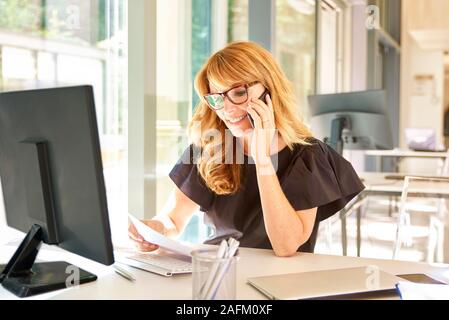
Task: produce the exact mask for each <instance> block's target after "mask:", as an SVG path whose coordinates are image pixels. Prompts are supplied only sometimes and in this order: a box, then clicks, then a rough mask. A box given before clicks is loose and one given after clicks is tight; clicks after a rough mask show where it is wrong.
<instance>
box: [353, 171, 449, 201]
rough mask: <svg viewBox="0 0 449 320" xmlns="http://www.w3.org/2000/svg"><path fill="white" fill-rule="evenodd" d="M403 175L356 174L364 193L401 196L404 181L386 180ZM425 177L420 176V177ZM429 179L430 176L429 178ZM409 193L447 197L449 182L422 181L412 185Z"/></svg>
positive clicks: (382, 173) (381, 173)
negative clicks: (387, 177) (392, 176)
mask: <svg viewBox="0 0 449 320" xmlns="http://www.w3.org/2000/svg"><path fill="white" fill-rule="evenodd" d="M397 174H399V175H401V174H402V175H404V173H384V172H358V175H359V177H360V178H362V179H363V183H364V185H365V187H366V191H369V192H372V193H385V194H389V193H391V194H401V192H402V188H403V185H404V180H395V179H386V178H385V177H386V176H388V175H397ZM410 176H413V175H410ZM421 176H422V177H425V175H420V177H421ZM429 177H430V176H429ZM409 192H410V193H419V194H422V195H423V196H426V195H436V196H441V197H449V181H447V182H432V181H423V182H419V183H413V184H412V185H411V186H410V188H409Z"/></svg>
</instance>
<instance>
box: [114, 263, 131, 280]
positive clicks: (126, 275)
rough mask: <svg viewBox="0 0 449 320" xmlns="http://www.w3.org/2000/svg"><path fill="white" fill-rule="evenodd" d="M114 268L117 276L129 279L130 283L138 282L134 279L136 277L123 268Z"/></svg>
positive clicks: (115, 266)
mask: <svg viewBox="0 0 449 320" xmlns="http://www.w3.org/2000/svg"><path fill="white" fill-rule="evenodd" d="M113 267H114V271H115V272H116V273H117V274H119V275H121V276H122V277H123V278H125V279H127V280H129V281H135V280H136V278H134V276H133V275H132V274H131V273H130V272H128V271H126V270H125V269H123V268H121V267H119V266H117V265H115V264H114V265H113Z"/></svg>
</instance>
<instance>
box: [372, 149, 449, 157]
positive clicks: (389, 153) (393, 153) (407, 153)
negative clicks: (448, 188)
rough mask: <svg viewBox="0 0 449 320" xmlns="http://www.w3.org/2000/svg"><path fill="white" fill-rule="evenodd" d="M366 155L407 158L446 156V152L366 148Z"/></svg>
mask: <svg viewBox="0 0 449 320" xmlns="http://www.w3.org/2000/svg"><path fill="white" fill-rule="evenodd" d="M365 155H367V156H380V157H404V158H405V157H409V158H446V157H447V155H448V154H447V152H425V151H413V150H408V149H392V150H366V151H365Z"/></svg>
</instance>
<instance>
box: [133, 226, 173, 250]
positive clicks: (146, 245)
mask: <svg viewBox="0 0 449 320" xmlns="http://www.w3.org/2000/svg"><path fill="white" fill-rule="evenodd" d="M142 222H143V223H144V224H146V225H147V226H148V227H150V228H151V229H153V230H155V231H157V232H159V233H161V234H164V230H165V227H164V225H163V224H162V222H160V221H157V220H142ZM128 236H129V238H130V239H131V240H132V241H133V242H134V244H135V245H136V247H137V248H138V249H139V250H140V251H144V252H149V251H154V250H156V249H158V248H159V246H158V245H156V244H154V243H150V242H148V241H145V240H144V239H143V237H142V236H141V235H140V234H139V232H137V229H136V227H135V226H134V224H132V223H130V224H129V226H128Z"/></svg>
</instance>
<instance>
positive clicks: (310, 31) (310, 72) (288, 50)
mask: <svg viewBox="0 0 449 320" xmlns="http://www.w3.org/2000/svg"><path fill="white" fill-rule="evenodd" d="M315 18H316V17H315V1H314V0H294V1H292V0H277V1H276V33H275V50H276V52H275V53H276V57H277V60H278V62H279V63H280V64H281V67H282V69H283V71H284V72H285V74H286V76H287V78H288V79H289V80H290V81H291V82H292V84H293V88H294V92H295V94H296V98H297V103H298V108H299V112H300V113H302V115H303V116H304V117H305V118H307V116H308V112H307V111H308V110H307V109H308V108H307V96H308V95H310V94H313V93H314V92H315V32H316V31H315Z"/></svg>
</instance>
